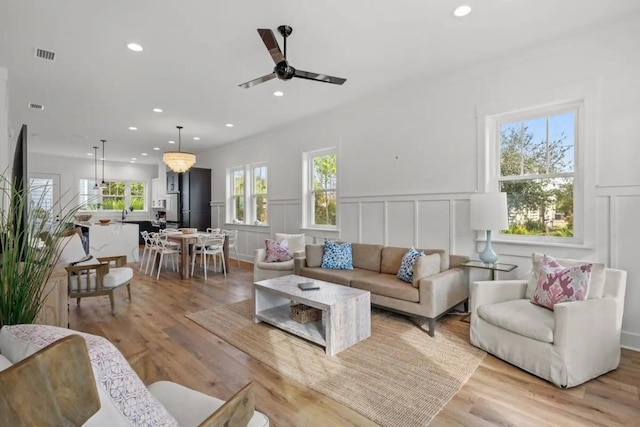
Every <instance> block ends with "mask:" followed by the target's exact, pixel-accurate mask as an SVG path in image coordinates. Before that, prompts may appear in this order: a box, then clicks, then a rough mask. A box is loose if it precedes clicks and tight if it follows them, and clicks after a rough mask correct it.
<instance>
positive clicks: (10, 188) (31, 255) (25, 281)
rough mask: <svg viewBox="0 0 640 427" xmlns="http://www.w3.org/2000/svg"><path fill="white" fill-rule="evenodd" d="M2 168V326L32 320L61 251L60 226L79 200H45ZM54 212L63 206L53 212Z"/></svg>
mask: <svg viewBox="0 0 640 427" xmlns="http://www.w3.org/2000/svg"><path fill="white" fill-rule="evenodd" d="M20 187H21V186H16V185H14V184H13V182H12V181H11V180H9V179H8V178H6V177H5V176H3V175H1V174H0V327H2V326H3V325H12V324H19V323H33V322H34V321H35V320H36V318H37V317H38V313H39V312H40V308H41V307H42V303H43V300H44V299H45V298H46V295H44V289H45V285H46V283H47V280H48V279H49V278H50V276H51V273H52V272H53V270H54V267H55V264H56V262H57V259H58V256H59V250H57V248H58V247H59V245H60V242H61V239H62V237H63V233H64V231H65V230H66V229H67V228H68V224H69V223H71V222H72V219H73V216H74V215H75V213H76V212H77V210H78V209H79V206H75V207H71V206H70V205H69V204H67V205H64V206H63V205H62V204H61V202H60V201H59V200H58V201H56V202H55V203H54V206H52V207H49V206H45V204H44V200H45V199H44V196H45V194H46V192H47V191H51V190H50V189H45V191H42V192H41V194H42V197H40V199H39V200H33V199H31V198H30V197H29V194H28V192H27V191H23V190H22V189H21V188H20ZM54 212H61V213H60V214H59V215H56V214H55V213H54Z"/></svg>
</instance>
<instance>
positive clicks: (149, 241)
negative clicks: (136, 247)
mask: <svg viewBox="0 0 640 427" xmlns="http://www.w3.org/2000/svg"><path fill="white" fill-rule="evenodd" d="M140 235H141V236H142V240H144V250H143V251H142V256H141V257H140V268H139V269H138V270H140V271H142V266H143V265H144V261H145V258H146V257H147V256H151V252H152V251H153V249H152V248H153V238H152V237H151V235H149V232H148V231H146V230H145V231H141V232H140Z"/></svg>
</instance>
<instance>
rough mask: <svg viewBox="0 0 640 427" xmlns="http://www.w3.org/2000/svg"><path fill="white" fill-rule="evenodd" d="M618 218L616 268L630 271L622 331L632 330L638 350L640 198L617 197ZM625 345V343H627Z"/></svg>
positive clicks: (615, 220) (614, 226)
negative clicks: (639, 222) (639, 219)
mask: <svg viewBox="0 0 640 427" xmlns="http://www.w3.org/2000/svg"><path fill="white" fill-rule="evenodd" d="M611 202H612V203H613V204H614V209H613V211H612V212H614V214H615V217H614V218H613V220H612V221H611V223H612V227H611V232H612V233H613V238H612V239H611V241H612V242H613V244H614V246H613V247H612V248H611V253H612V258H613V259H612V262H611V266H612V267H614V268H621V269H623V270H627V274H628V276H627V294H626V298H625V307H624V319H623V322H622V330H623V331H625V330H628V331H629V332H632V333H633V334H632V335H635V339H636V343H635V345H636V346H640V330H639V328H638V326H639V325H640V310H639V309H638V304H639V302H640V287H639V286H638V285H639V284H640V263H639V262H638V260H639V258H640V250H639V249H638V242H640V227H638V214H639V213H640V195H629V196H613V197H612V199H611ZM623 344H624V339H623ZM636 348H637V347H636Z"/></svg>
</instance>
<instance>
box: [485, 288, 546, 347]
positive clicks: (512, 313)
mask: <svg viewBox="0 0 640 427" xmlns="http://www.w3.org/2000/svg"><path fill="white" fill-rule="evenodd" d="M478 316H480V318H481V319H483V320H485V321H487V322H489V323H491V324H492V325H495V326H498V327H500V328H503V329H506V330H508V331H511V332H513V333H516V334H518V335H522V336H525V337H528V338H533V339H534V340H537V341H542V342H548V343H552V342H553V330H554V327H555V318H554V315H553V311H551V310H547V309H546V308H542V307H540V306H537V305H534V304H531V302H530V301H529V300H528V299H517V300H510V301H504V302H499V303H496V304H485V305H481V306H480V307H478Z"/></svg>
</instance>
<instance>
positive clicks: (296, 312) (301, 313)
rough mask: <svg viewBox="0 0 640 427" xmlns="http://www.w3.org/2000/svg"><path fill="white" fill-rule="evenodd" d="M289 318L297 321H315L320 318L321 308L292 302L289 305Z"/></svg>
mask: <svg viewBox="0 0 640 427" xmlns="http://www.w3.org/2000/svg"><path fill="white" fill-rule="evenodd" d="M291 318H292V319H293V320H295V321H296V322H298V323H309V322H315V321H317V320H322V310H318V309H317V308H313V307H309V306H308V305H305V304H294V305H292V306H291Z"/></svg>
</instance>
